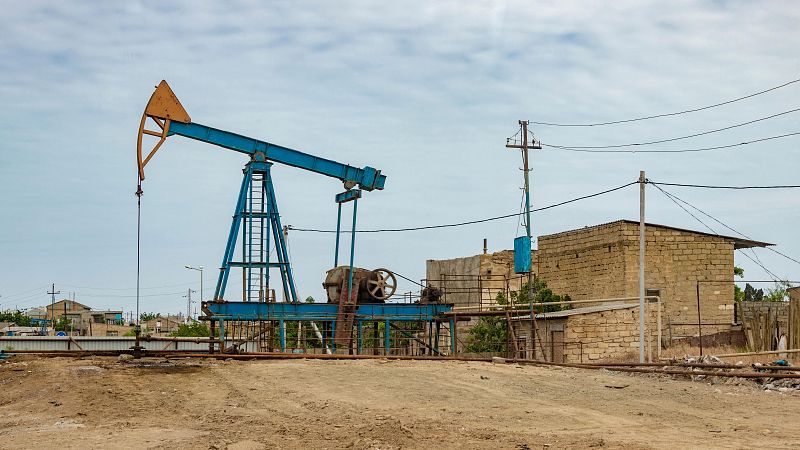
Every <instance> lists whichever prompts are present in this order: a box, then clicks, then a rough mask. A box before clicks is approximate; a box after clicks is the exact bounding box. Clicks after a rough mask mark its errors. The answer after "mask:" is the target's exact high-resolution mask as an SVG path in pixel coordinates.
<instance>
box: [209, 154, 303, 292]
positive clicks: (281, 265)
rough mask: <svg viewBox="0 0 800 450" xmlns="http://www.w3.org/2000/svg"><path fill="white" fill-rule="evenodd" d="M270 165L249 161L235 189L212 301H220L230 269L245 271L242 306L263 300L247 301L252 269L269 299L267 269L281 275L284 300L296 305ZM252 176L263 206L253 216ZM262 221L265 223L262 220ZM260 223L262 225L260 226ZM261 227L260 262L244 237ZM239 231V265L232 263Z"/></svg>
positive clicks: (249, 239) (249, 242)
mask: <svg viewBox="0 0 800 450" xmlns="http://www.w3.org/2000/svg"><path fill="white" fill-rule="evenodd" d="M271 166H272V163H270V162H266V161H259V160H253V161H251V162H249V163H248V164H247V165H246V166H245V168H244V170H243V172H244V177H243V178H242V184H241V187H240V188H239V197H238V199H237V202H236V207H235V209H234V211H233V220H232V223H231V229H230V232H229V233H228V242H227V244H226V245H225V252H224V254H223V256H222V264H221V266H220V272H219V277H218V279H217V286H216V289H215V291H214V300H216V301H224V299H225V289H226V287H227V285H228V277H229V275H230V270H231V268H232V267H242V268H244V269H245V272H246V274H247V275H246V277H245V283H246V284H247V285H248V286H245V287H244V289H243V291H244V292H243V297H244V298H243V300H244V301H246V302H251V301H252V302H258V301H259V300H261V301H263V299H259V298H250V296H251V290H250V289H249V285H250V279H251V277H252V276H253V269H263V272H264V276H265V282H266V283H265V290H266V294H267V295H269V270H270V269H271V268H278V269H280V272H281V283H282V284H283V293H284V298H285V299H287V300H289V301H291V302H296V301H297V289H296V288H295V283H294V276H293V274H292V267H291V264H290V262H289V252H288V249H287V247H286V240H285V239H284V236H283V227H282V226H281V218H280V214H279V213H278V203H277V199H276V197H275V189H274V188H273V186H272V176H271V174H270V168H271ZM254 175H256V176H259V178H260V180H258V182H262V183H263V184H264V185H263V191H264V195H263V198H261V199H259V200H258V201H260V202H263V203H264V204H262V205H259V206H258V208H256V209H258V211H259V212H253V209H254V205H253V199H252V198H251V196H250V195H248V194H249V193H250V192H251V189H252V187H253V182H254V180H253V177H254ZM265 219H266V220H265ZM262 223H263V225H262ZM255 226H263V231H262V233H260V234H261V239H263V240H264V242H262V243H261V246H260V248H261V249H262V251H263V258H264V260H263V261H262V260H255V261H254V260H253V254H252V252H251V251H248V250H249V248H252V236H248V233H250V232H251V230H252V229H253V227H255ZM240 229H242V233H241V234H242V256H243V258H242V261H234V260H233V257H234V252H235V249H236V241H237V240H238V237H239V235H240V233H239V231H240ZM270 233H271V235H272V239H273V240H274V242H275V249H276V253H277V261H275V262H271V261H270V260H269V253H270V252H269V245H270Z"/></svg>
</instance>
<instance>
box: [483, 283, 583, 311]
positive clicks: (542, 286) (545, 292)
mask: <svg viewBox="0 0 800 450" xmlns="http://www.w3.org/2000/svg"><path fill="white" fill-rule="evenodd" d="M530 291H531V289H530V288H529V286H528V283H525V284H523V285H522V288H521V289H520V290H519V292H516V291H511V294H510V295H511V303H512V304H514V305H528V304H530V297H531V293H530ZM533 291H534V292H535V293H536V294H535V296H534V299H533V303H535V304H536V305H535V306H534V311H535V312H537V313H544V312H555V311H565V310H568V309H570V308H571V307H570V305H558V304H556V305H539V304H538V303H559V302H568V301H570V300H572V298H571V297H570V296H569V295H566V294H565V295H556V294H555V293H553V290H552V289H550V288H549V287H547V282H546V281H544V280H542V279H540V278H539V277H536V276H535V277H533ZM497 300H498V304H500V305H505V295H504V294H503V293H502V292H501V293H500V294H498V296H497ZM501 301H502V302H503V303H500V302H501Z"/></svg>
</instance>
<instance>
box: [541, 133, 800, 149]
mask: <svg viewBox="0 0 800 450" xmlns="http://www.w3.org/2000/svg"><path fill="white" fill-rule="evenodd" d="M797 135H800V132H795V133H787V134H780V135H777V136H769V137H765V138H761V139H754V140H752V141H742V142H738V143H736V144H728V145H718V146H716V147H700V148H689V149H676V150H590V149H585V148H573V147H562V146H552V145H548V144H542V145H543V146H545V147H552V148H555V149H557V150H563V151H568V152H583V153H698V152H710V151H713V150H722V149H726V148H734V147H741V146H743V145H750V144H756V143H759V142H765V141H771V140H773V139H782V138H787V137H791V136H797Z"/></svg>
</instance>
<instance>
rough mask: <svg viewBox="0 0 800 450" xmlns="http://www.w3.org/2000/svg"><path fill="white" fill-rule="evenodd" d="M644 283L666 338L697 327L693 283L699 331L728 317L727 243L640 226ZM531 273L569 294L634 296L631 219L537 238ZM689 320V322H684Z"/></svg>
mask: <svg viewBox="0 0 800 450" xmlns="http://www.w3.org/2000/svg"><path fill="white" fill-rule="evenodd" d="M645 243H646V246H647V247H646V251H645V267H646V271H645V284H646V287H647V288H648V289H658V290H659V291H660V296H661V300H662V305H663V307H664V312H665V314H664V320H665V326H667V323H668V324H669V326H670V327H671V328H672V331H673V335H674V336H683V335H690V334H692V333H693V332H692V331H690V330H691V329H692V328H689V327H690V326H693V327H695V328H696V326H697V286H698V281H700V283H699V284H700V316H701V321H702V323H703V327H704V330H706V329H708V332H709V333H711V332H716V331H724V330H727V329H728V328H730V324H731V323H732V322H733V283H732V279H733V242H731V241H727V240H725V239H724V238H721V237H716V236H706V235H702V234H698V233H691V232H687V231H681V230H675V229H670V228H666V227H656V226H650V227H647V228H646V229H645ZM538 264H539V273H540V274H541V277H542V278H543V279H544V280H546V281H547V283H548V286H549V287H551V288H552V289H553V291H554V292H556V293H558V294H569V295H570V296H571V297H572V298H573V299H575V300H584V299H595V298H617V297H636V296H638V295H639V224H638V223H629V222H625V221H619V222H613V223H609V224H605V225H599V226H595V227H588V228H585V229H582V230H575V231H570V232H565V233H560V234H555V235H550V236H543V237H541V238H539V255H538ZM690 324H693V325H690Z"/></svg>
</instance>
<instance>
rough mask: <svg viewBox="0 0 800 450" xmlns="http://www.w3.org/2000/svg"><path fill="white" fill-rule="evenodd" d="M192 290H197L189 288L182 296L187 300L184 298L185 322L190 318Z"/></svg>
mask: <svg viewBox="0 0 800 450" xmlns="http://www.w3.org/2000/svg"><path fill="white" fill-rule="evenodd" d="M192 292H197V291H193V290H192V289H189V290H188V291H187V292H186V295H184V297H186V298H187V300H186V323H189V320H191V318H192Z"/></svg>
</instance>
